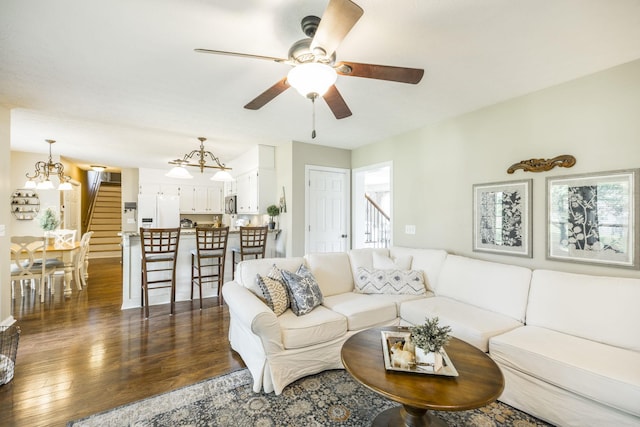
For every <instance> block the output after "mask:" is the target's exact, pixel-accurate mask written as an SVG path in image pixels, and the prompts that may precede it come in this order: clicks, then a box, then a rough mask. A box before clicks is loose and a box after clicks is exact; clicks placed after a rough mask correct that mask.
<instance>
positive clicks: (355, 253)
mask: <svg viewBox="0 0 640 427" xmlns="http://www.w3.org/2000/svg"><path fill="white" fill-rule="evenodd" d="M374 253H376V254H379V255H380V256H384V257H388V256H389V249H386V248H361V249H351V250H350V251H349V263H350V264H351V274H352V275H353V277H356V273H357V272H358V268H360V267H364V268H369V269H372V268H373V254H374Z"/></svg>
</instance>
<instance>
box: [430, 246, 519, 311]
mask: <svg viewBox="0 0 640 427" xmlns="http://www.w3.org/2000/svg"><path fill="white" fill-rule="evenodd" d="M530 281H531V270H530V269H528V268H525V267H518V266H515V265H509V264H500V263H497V262H489V261H482V260H478V259H473V258H467V257H463V256H458V255H448V256H447V258H446V259H445V261H444V265H443V267H442V271H441V272H440V277H439V278H438V285H437V287H436V289H435V293H436V295H438V296H445V297H449V298H452V299H455V300H458V301H461V302H465V303H467V304H471V305H475V306H476V307H480V308H483V309H485V310H489V311H495V312H496V313H500V314H503V315H505V316H509V317H512V318H514V319H516V320H517V321H519V322H521V323H524V318H525V310H526V307H527V298H528V295H529V282H530Z"/></svg>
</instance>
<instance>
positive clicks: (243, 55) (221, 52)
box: [194, 49, 287, 63]
mask: <svg viewBox="0 0 640 427" xmlns="http://www.w3.org/2000/svg"><path fill="white" fill-rule="evenodd" d="M194 50H195V51H196V52H198V53H210V54H213V55H227V56H239V57H241V58H251V59H266V60H267V61H274V62H285V63H286V62H287V60H286V59H283V58H275V57H273V56H262V55H252V54H250V53H238V52H227V51H226V50H212V49H194Z"/></svg>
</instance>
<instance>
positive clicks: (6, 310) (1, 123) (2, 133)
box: [0, 106, 13, 326]
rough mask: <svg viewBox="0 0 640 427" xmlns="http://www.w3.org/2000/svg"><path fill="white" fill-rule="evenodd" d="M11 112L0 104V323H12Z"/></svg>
mask: <svg viewBox="0 0 640 427" xmlns="http://www.w3.org/2000/svg"><path fill="white" fill-rule="evenodd" d="M10 125H11V112H10V110H9V109H8V108H5V107H2V106H0V200H2V201H4V203H5V205H4V206H3V207H2V208H1V209H0V248H2V249H0V250H2V259H3V261H2V262H1V263H0V325H3V326H6V325H9V324H11V323H13V317H12V316H11V270H10V268H9V265H10V263H11V253H10V252H9V241H10V240H9V236H11V217H12V215H11V213H10V209H9V207H8V203H9V200H10V198H11V183H10V172H9V164H10V162H11V132H10V129H11V126H10Z"/></svg>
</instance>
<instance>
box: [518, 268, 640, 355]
mask: <svg viewBox="0 0 640 427" xmlns="http://www.w3.org/2000/svg"><path fill="white" fill-rule="evenodd" d="M638 301H640V279H626V278H621V277H604V276H591V275H585V274H574V273H563V272H559V271H549V270H535V271H534V272H533V276H532V279H531V291H530V294H529V303H528V306H527V324H528V325H532V326H541V327H545V328H549V329H553V330H555V331H558V332H564V333H567V334H570V335H575V336H578V337H582V338H586V339H590V340H594V341H599V342H602V343H605V344H609V345H615V346H618V347H623V348H628V349H632V350H635V351H640V332H638V330H637V327H635V328H634V327H632V326H631V325H636V326H637V325H640V310H638Z"/></svg>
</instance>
